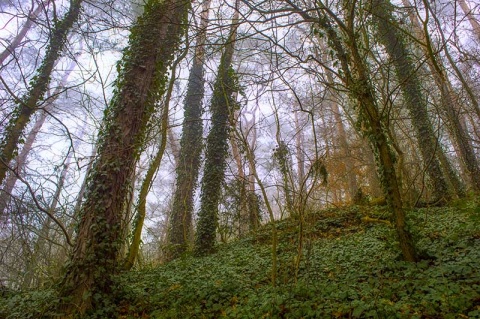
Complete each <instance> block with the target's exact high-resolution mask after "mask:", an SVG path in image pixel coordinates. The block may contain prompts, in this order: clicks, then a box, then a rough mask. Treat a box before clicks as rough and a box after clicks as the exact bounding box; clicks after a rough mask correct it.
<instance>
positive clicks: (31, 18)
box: [0, 0, 51, 66]
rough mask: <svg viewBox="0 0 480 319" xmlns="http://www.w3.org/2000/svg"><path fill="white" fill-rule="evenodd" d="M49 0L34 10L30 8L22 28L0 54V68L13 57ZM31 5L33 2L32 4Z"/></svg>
mask: <svg viewBox="0 0 480 319" xmlns="http://www.w3.org/2000/svg"><path fill="white" fill-rule="evenodd" d="M50 1H51V0H46V1H43V2H40V3H39V4H38V6H37V7H36V8H35V9H34V8H32V9H31V10H30V12H29V13H28V16H27V21H25V23H24V24H23V26H22V28H21V29H20V31H19V32H18V34H17V35H16V36H15V37H14V38H13V40H12V41H11V42H10V44H9V45H8V46H7V47H6V48H5V50H3V52H2V53H0V66H3V65H4V62H5V60H6V59H7V58H8V57H9V56H10V55H13V54H14V52H15V50H16V49H17V48H18V46H19V45H20V44H21V43H22V41H23V39H24V38H25V36H26V35H27V32H28V31H29V30H30V29H31V28H32V26H33V24H34V22H35V19H36V18H37V17H38V16H39V15H40V13H41V12H42V11H44V10H46V8H47V7H48V6H49V4H50ZM32 3H33V2H32Z"/></svg>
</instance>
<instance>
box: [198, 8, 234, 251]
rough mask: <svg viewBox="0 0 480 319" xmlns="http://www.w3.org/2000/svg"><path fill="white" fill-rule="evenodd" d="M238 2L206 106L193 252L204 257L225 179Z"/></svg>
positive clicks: (211, 244)
mask: <svg viewBox="0 0 480 319" xmlns="http://www.w3.org/2000/svg"><path fill="white" fill-rule="evenodd" d="M238 3H239V0H237V1H236V6H235V8H237V10H236V12H235V16H234V18H233V19H232V21H233V23H232V27H231V31H230V36H229V37H228V42H227V44H226V46H225V49H224V51H223V54H222V57H221V59H220V65H219V66H218V74H217V79H216V80H215V84H214V86H213V97H212V101H211V104H210V111H211V114H212V117H211V119H212V127H211V129H210V132H209V133H208V136H207V145H206V151H205V168H204V173H203V179H202V193H201V201H200V211H199V213H198V224H197V233H196V236H195V242H194V253H195V255H197V256H202V255H207V254H209V253H211V252H213V250H214V246H215V237H216V230H217V224H218V202H219V199H220V191H221V187H222V182H223V180H224V177H225V165H226V157H227V151H228V134H229V129H230V126H229V118H230V116H231V113H232V112H233V110H234V104H235V103H236V101H235V100H234V93H235V92H236V91H237V90H238V89H237V87H236V86H237V85H238V84H237V83H236V82H237V80H236V76H235V74H234V73H235V72H234V71H233V69H232V61H233V54H234V49H235V39H236V34H237V27H238V24H237V20H238V14H239V13H238Z"/></svg>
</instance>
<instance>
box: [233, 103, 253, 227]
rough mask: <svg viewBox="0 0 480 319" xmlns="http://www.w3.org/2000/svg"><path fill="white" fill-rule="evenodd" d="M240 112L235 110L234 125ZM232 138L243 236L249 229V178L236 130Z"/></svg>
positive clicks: (239, 222)
mask: <svg viewBox="0 0 480 319" xmlns="http://www.w3.org/2000/svg"><path fill="white" fill-rule="evenodd" d="M238 115H239V113H238V112H235V115H234V117H235V119H234V120H233V121H232V122H231V123H230V125H231V126H232V127H236V123H237V121H238ZM229 139H230V146H231V148H232V155H233V158H234V160H235V163H236V164H237V175H236V176H235V178H236V179H237V181H238V185H239V186H240V189H239V192H240V193H239V194H238V195H239V197H240V210H239V216H238V235H239V236H243V235H245V234H246V233H247V232H248V230H249V228H250V227H249V210H248V197H247V196H248V191H247V186H248V184H247V178H246V175H245V169H244V168H243V161H242V156H241V153H240V148H239V146H238V141H237V140H236V137H235V134H234V132H233V131H232V132H230V135H229Z"/></svg>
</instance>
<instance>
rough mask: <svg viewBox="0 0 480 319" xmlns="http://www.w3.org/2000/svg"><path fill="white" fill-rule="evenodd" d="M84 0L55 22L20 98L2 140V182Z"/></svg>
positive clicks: (74, 3) (76, 0) (72, 3)
mask: <svg viewBox="0 0 480 319" xmlns="http://www.w3.org/2000/svg"><path fill="white" fill-rule="evenodd" d="M82 1H83V0H71V1H70V8H69V9H68V12H67V13H66V15H65V16H64V17H63V19H62V20H61V21H54V24H53V25H54V27H53V30H52V33H51V37H50V40H49V44H48V47H47V50H46V53H45V57H44V58H43V61H42V64H41V65H40V68H39V69H38V70H37V73H36V75H35V77H34V78H33V79H32V80H31V82H30V87H29V89H28V93H27V94H26V95H25V96H24V97H23V98H22V99H20V100H19V101H17V106H16V107H15V109H14V111H13V113H12V116H11V118H10V119H9V121H8V124H7V127H6V129H5V135H4V136H3V137H2V139H1V140H0V184H1V183H2V182H3V180H4V179H5V176H6V174H7V171H8V169H9V168H8V165H9V163H10V162H11V160H12V159H13V157H14V156H15V153H16V152H17V150H18V145H19V143H20V138H21V136H22V134H23V131H24V130H25V127H26V126H27V124H28V123H29V122H30V118H31V117H32V115H33V114H34V113H35V111H36V110H37V109H38V107H39V104H40V103H41V102H42V99H43V97H44V95H45V93H46V91H47V89H48V85H49V83H50V78H51V75H52V71H53V67H54V65H55V63H56V61H57V60H58V59H59V58H60V55H61V53H62V51H63V50H64V48H65V43H66V41H67V35H68V33H69V31H70V30H71V29H72V27H73V24H74V23H75V22H76V21H77V20H78V17H79V16H80V9H81V4H82Z"/></svg>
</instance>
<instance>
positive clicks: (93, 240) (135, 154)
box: [60, 0, 190, 318]
mask: <svg viewBox="0 0 480 319" xmlns="http://www.w3.org/2000/svg"><path fill="white" fill-rule="evenodd" d="M189 7H190V0H181V1H179V0H165V1H162V2H160V1H157V0H150V1H148V2H147V3H146V5H145V10H144V13H143V15H142V17H140V18H139V19H138V20H137V22H136V24H135V26H134V27H132V29H131V35H130V42H129V47H128V48H127V49H126V50H125V52H124V56H123V58H122V61H121V64H120V66H119V75H118V78H117V80H116V83H115V86H116V88H115V92H114V96H113V98H112V101H111V103H110V105H109V106H108V107H107V109H106V111H105V117H104V120H103V121H104V122H103V128H102V130H101V133H100V136H99V141H98V156H97V159H96V162H95V164H94V167H93V169H92V171H91V172H90V175H89V180H88V186H87V191H86V198H85V201H84V203H83V205H82V208H81V210H80V218H81V220H80V225H79V227H78V235H77V241H76V243H75V247H74V250H73V254H72V257H71V260H70V262H69V263H68V267H67V272H66V274H65V277H64V279H63V281H62V283H61V285H60V288H61V290H60V294H61V296H63V297H64V301H63V303H62V305H61V306H60V311H62V312H63V313H64V314H65V317H66V318H71V317H73V316H75V315H78V314H80V315H82V314H84V313H85V312H86V311H88V310H89V309H91V308H92V307H95V308H102V307H103V306H105V305H106V304H108V302H109V301H108V296H109V295H110V294H111V293H112V289H113V287H114V285H113V279H112V276H113V275H114V274H116V273H117V272H118V271H119V270H120V268H121V267H120V266H122V265H121V263H120V262H119V256H118V255H119V249H120V248H121V246H122V244H123V243H124V240H125V239H124V238H122V236H121V234H123V230H122V229H120V225H121V223H122V218H123V216H122V213H123V212H124V210H125V207H124V206H125V203H126V196H128V193H129V188H130V185H131V179H132V178H133V172H134V169H135V164H136V162H137V160H138V158H139V156H140V152H141V149H142V148H143V144H144V139H145V132H146V129H147V124H148V123H149V120H150V118H151V115H152V113H153V111H154V106H155V103H156V102H157V101H158V100H159V98H160V97H161V96H162V95H163V94H164V91H165V86H166V82H167V71H168V69H169V66H170V64H171V62H172V60H173V56H174V54H175V52H176V51H177V48H178V46H179V43H180V39H181V36H182V34H183V31H184V29H185V24H186V17H187V12H188V8H189ZM105 317H107V315H105Z"/></svg>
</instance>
